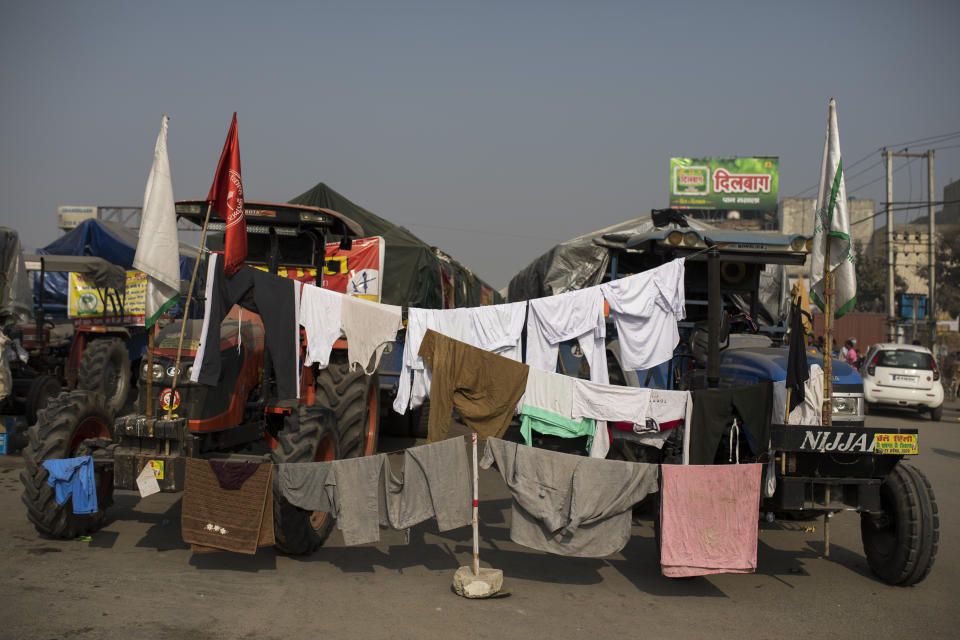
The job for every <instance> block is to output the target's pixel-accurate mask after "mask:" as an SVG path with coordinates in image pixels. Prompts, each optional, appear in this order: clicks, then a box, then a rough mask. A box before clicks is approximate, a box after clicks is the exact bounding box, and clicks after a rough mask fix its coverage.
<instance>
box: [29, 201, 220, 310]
mask: <svg viewBox="0 0 960 640" xmlns="http://www.w3.org/2000/svg"><path fill="white" fill-rule="evenodd" d="M136 252H137V232H136V231H135V230H133V229H128V228H126V227H124V226H122V225H119V224H116V223H112V222H105V221H103V220H96V219H91V220H84V221H83V222H81V223H80V224H78V225H77V227H76V228H75V229H73V230H71V231H69V232H67V233H66V234H64V235H63V236H62V237H61V238H59V239H57V240H55V241H54V242H51V243H50V244H48V245H47V246H45V247H43V248H42V249H38V250H37V253H40V254H47V255H60V256H97V257H100V258H103V259H104V260H106V261H108V262H111V263H113V264H116V265H119V266H121V267H123V268H124V269H132V268H133V266H132V265H133V256H134V254H135V253H136ZM196 257H197V250H196V248H192V247H190V246H189V245H186V244H181V245H180V279H181V280H186V281H187V282H189V281H190V276H191V275H192V274H193V263H194V261H195V260H196ZM201 271H202V270H201ZM204 275H205V274H203V273H200V272H199V271H198V272H197V279H198V282H197V286H196V287H195V288H194V290H197V289H198V288H199V287H200V286H202V284H201V282H200V281H201V280H202V279H203V276H204ZM68 286H69V274H66V273H56V272H49V273H46V274H45V276H44V286H43V289H44V296H43V304H44V306H45V307H46V306H49V305H63V308H64V309H66V305H67V288H68ZM39 287H40V275H39V273H36V274H34V295H35V296H36V294H37V293H38V292H39ZM191 307H192V305H191ZM54 308H56V307H54Z"/></svg>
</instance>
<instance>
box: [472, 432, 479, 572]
mask: <svg viewBox="0 0 960 640" xmlns="http://www.w3.org/2000/svg"><path fill="white" fill-rule="evenodd" d="M479 507H480V495H479V482H478V481H477V434H475V433H474V434H473V575H475V576H479V575H480V521H479V518H478V512H479Z"/></svg>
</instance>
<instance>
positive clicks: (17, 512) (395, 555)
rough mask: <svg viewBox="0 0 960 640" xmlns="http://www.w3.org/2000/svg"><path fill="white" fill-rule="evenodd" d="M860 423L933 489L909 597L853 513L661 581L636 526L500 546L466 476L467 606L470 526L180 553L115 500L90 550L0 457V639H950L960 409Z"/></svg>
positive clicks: (129, 501)
mask: <svg viewBox="0 0 960 640" xmlns="http://www.w3.org/2000/svg"><path fill="white" fill-rule="evenodd" d="M869 424H871V425H879V426H882V425H889V426H892V425H898V424H899V425H917V426H919V428H920V450H921V453H920V454H919V455H918V456H916V457H915V458H914V459H913V460H912V463H913V464H915V465H917V466H918V467H920V468H921V469H922V470H923V471H924V472H925V473H926V474H927V475H928V476H929V478H930V480H931V482H932V483H933V487H934V491H935V492H936V496H937V501H938V503H939V508H940V537H941V543H940V550H939V554H938V556H937V560H936V565H935V566H934V568H933V571H932V573H931V574H930V576H929V577H928V578H927V579H926V580H925V581H924V582H922V583H920V584H919V585H916V586H914V587H908V588H901V587H890V586H887V585H885V584H883V583H881V582H879V581H878V580H876V579H875V578H874V577H873V576H872V575H871V574H870V571H869V569H868V568H867V565H866V561H865V559H864V557H863V550H862V546H861V543H860V527H859V517H858V516H857V515H856V514H853V513H841V514H839V515H837V516H836V517H834V518H833V520H832V525H831V527H832V528H831V555H830V557H829V558H824V557H823V537H822V519H821V520H817V521H815V522H795V521H790V522H780V521H777V522H773V523H770V524H767V523H764V524H763V525H761V531H760V544H759V549H758V563H759V567H758V570H757V572H756V573H755V574H749V575H717V576H710V577H701V578H691V579H681V580H676V579H668V578H664V577H663V576H661V575H660V571H659V566H658V564H657V555H656V549H655V545H654V538H653V529H652V527H651V522H650V519H649V516H648V517H647V519H645V520H643V519H641V520H640V521H639V522H638V524H636V525H635V526H634V528H633V536H632V538H631V540H630V542H629V543H628V544H627V546H626V547H625V548H624V549H623V550H622V551H621V552H620V553H618V554H616V555H614V556H611V557H608V558H603V559H578V558H566V557H559V556H551V555H546V554H542V553H538V552H535V551H532V550H529V549H526V548H524V547H520V546H518V545H515V544H513V543H512V542H511V541H510V539H509V494H508V493H507V492H506V490H505V488H504V485H503V482H502V481H501V479H500V476H499V475H498V474H497V473H496V472H495V471H493V470H491V471H488V472H483V471H481V499H482V503H481V509H480V518H481V550H480V558H481V562H482V564H483V565H485V566H492V567H496V568H498V569H502V570H503V572H504V576H505V578H504V589H505V590H508V591H509V593H510V595H509V596H506V597H501V598H497V599H491V600H467V599H464V598H460V597H458V596H456V595H455V594H454V593H453V592H452V590H451V582H452V580H453V574H454V572H455V571H456V569H457V567H459V566H461V565H467V564H469V563H470V558H471V538H470V529H469V527H466V528H463V529H458V530H455V531H453V532H448V533H444V534H440V533H438V532H437V530H436V525H435V524H434V523H433V522H432V521H431V522H427V523H424V524H423V525H420V526H418V527H416V528H415V529H414V530H413V531H412V535H411V542H410V544H409V545H406V546H404V545H403V544H401V539H400V536H399V534H398V533H396V532H392V531H386V532H384V533H383V535H382V538H381V542H380V543H379V544H377V545H367V546H361V547H344V546H343V545H342V539H341V538H340V536H339V533H337V532H334V534H333V536H332V537H331V538H330V540H329V541H328V542H327V544H326V545H325V546H324V547H323V548H322V549H321V550H320V551H318V552H317V553H315V554H313V555H312V556H310V557H306V558H293V557H287V556H282V555H278V554H276V553H274V552H273V550H262V551H260V552H259V553H258V554H257V555H256V556H238V555H231V554H225V553H224V554H212V555H206V556H193V555H192V554H191V553H190V550H189V547H188V546H187V545H185V544H184V543H183V542H182V541H181V539H180V526H179V520H180V500H179V496H178V495H165V494H161V495H155V496H151V497H149V498H147V499H144V500H140V499H139V498H138V497H137V496H136V495H134V494H129V493H123V494H122V495H119V496H118V498H117V504H116V505H115V506H114V507H113V508H112V509H111V512H110V515H111V521H110V523H109V524H108V525H107V526H106V528H104V529H103V530H102V531H100V532H98V533H96V534H94V535H93V537H92V540H91V541H74V540H71V541H62V540H51V539H45V538H43V537H41V536H39V535H38V534H37V533H36V531H35V530H34V529H33V527H32V525H30V524H29V523H28V522H27V519H26V516H25V509H24V507H23V506H22V505H21V503H20V491H21V488H20V482H19V479H18V474H19V471H20V469H21V468H22V460H21V459H20V458H19V457H18V456H4V457H0V513H2V514H3V516H2V518H0V558H2V561H0V566H2V567H3V571H2V575H3V579H2V581H0V607H2V609H3V615H2V618H0V620H2V622H0V637H4V638H76V639H85V638H101V637H112V638H113V637H115V638H149V639H151V640H157V639H160V638H181V637H183V638H197V639H206V638H258V639H260V638H276V639H284V640H289V639H291V638H301V637H313V638H317V637H319V638H418V639H424V640H428V639H432V638H452V637H469V638H498V639H499V638H543V637H549V638H582V637H679V638H715V637H724V636H725V637H731V636H732V637H737V638H780V637H782V638H787V637H790V638H793V637H799V636H803V637H809V638H816V639H817V640H822V639H823V638H887V637H898V638H902V637H922V638H939V637H951V638H954V637H957V633H958V632H957V629H958V627H960V607H958V606H957V592H958V588H960V562H958V554H957V551H956V544H955V540H956V539H957V537H958V533H960V515H958V513H960V498H958V496H957V493H958V488H960V484H958V482H957V477H958V469H960V411H958V410H957V408H956V405H954V407H952V408H950V409H948V410H947V411H945V412H944V416H943V420H942V421H941V422H939V423H933V422H930V421H929V420H928V419H927V418H926V417H918V416H917V415H916V414H914V413H909V412H902V413H900V412H888V413H885V414H883V415H879V416H871V417H870V418H869ZM402 444H404V443H403V442H397V441H396V440H393V441H384V442H383V443H382V446H381V448H382V449H384V450H387V449H390V448H397V446H398V445H402ZM406 444H409V443H406ZM810 527H813V529H814V530H809V529H808V528H810Z"/></svg>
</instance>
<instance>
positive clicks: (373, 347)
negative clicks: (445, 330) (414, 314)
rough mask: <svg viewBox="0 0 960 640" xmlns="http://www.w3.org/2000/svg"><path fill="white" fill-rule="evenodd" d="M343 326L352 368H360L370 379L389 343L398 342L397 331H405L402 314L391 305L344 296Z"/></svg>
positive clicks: (342, 304)
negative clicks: (357, 366) (403, 329)
mask: <svg viewBox="0 0 960 640" xmlns="http://www.w3.org/2000/svg"><path fill="white" fill-rule="evenodd" d="M340 326H341V328H342V329H343V335H344V336H345V337H346V338H347V358H348V359H349V360H350V366H351V367H354V366H356V365H359V366H360V368H362V369H363V370H364V372H365V373H367V374H368V375H371V374H373V372H375V371H376V370H377V366H378V365H379V364H380V355H381V354H382V353H383V350H384V349H385V348H386V346H387V343H389V342H393V341H394V340H396V339H397V331H399V330H400V329H402V328H403V310H402V309H401V308H400V307H398V306H395V305H392V304H381V303H379V302H371V301H370V300H364V299H363V298H355V297H354V296H343V300H342V303H341V306H340Z"/></svg>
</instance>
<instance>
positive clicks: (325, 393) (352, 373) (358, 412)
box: [315, 351, 380, 458]
mask: <svg viewBox="0 0 960 640" xmlns="http://www.w3.org/2000/svg"><path fill="white" fill-rule="evenodd" d="M346 355H347V354H346V352H345V351H335V352H334V353H333V355H332V357H331V360H330V365H329V366H327V367H326V368H325V369H321V370H320V371H319V372H318V373H317V382H316V393H317V395H316V401H315V404H317V405H318V406H321V407H326V408H328V409H330V410H331V411H332V412H333V416H334V420H335V423H336V430H337V437H338V445H339V450H340V455H339V456H337V457H338V458H358V457H360V456H365V455H370V454H372V453H374V452H375V451H376V450H377V439H378V438H379V433H380V391H379V379H378V377H377V375H376V374H374V375H372V376H368V375H366V374H365V373H364V372H363V371H362V370H361V369H356V370H351V368H350V364H349V363H348V362H347V361H346Z"/></svg>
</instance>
